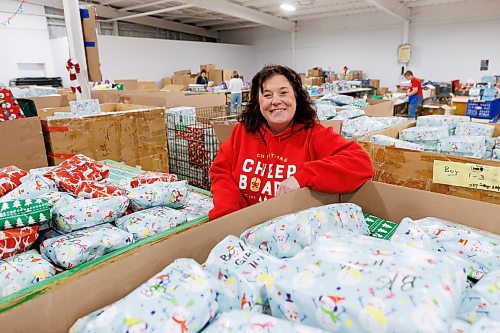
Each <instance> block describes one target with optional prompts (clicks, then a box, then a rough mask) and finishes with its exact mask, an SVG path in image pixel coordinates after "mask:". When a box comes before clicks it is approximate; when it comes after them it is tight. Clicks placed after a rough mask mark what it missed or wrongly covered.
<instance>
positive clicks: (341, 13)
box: [293, 7, 379, 21]
mask: <svg viewBox="0 0 500 333" xmlns="http://www.w3.org/2000/svg"><path fill="white" fill-rule="evenodd" d="M377 12H379V11H378V9H377V8H374V7H366V8H361V9H360V8H356V9H351V10H343V11H339V12H325V13H320V14H311V15H297V16H294V17H293V20H295V21H308V20H315V19H322V18H331V17H342V16H349V15H358V14H369V13H377Z"/></svg>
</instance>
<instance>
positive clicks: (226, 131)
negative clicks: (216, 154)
mask: <svg viewBox="0 0 500 333" xmlns="http://www.w3.org/2000/svg"><path fill="white" fill-rule="evenodd" d="M320 123H321V124H322V125H323V126H325V127H331V128H332V129H333V130H334V131H335V132H336V133H339V134H340V133H341V131H342V120H321V121H320ZM236 125H237V123H236V122H235V123H232V124H212V127H213V129H214V132H215V135H216V136H217V139H218V140H219V142H220V143H222V142H224V141H226V140H227V139H228V138H229V136H231V132H232V131H233V129H234V128H235V127H236Z"/></svg>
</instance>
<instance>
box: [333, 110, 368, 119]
mask: <svg viewBox="0 0 500 333" xmlns="http://www.w3.org/2000/svg"><path fill="white" fill-rule="evenodd" d="M364 115H365V111H363V110H361V109H345V110H340V111H338V112H337V115H336V116H335V117H333V119H335V120H348V119H353V118H357V117H361V116H364Z"/></svg>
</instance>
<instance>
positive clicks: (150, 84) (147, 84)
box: [137, 81, 160, 91]
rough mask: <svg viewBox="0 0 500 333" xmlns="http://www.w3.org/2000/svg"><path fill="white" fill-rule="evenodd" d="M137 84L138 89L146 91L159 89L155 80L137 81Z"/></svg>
mask: <svg viewBox="0 0 500 333" xmlns="http://www.w3.org/2000/svg"><path fill="white" fill-rule="evenodd" d="M137 85H138V87H139V89H142V90H146V91H160V89H158V87H157V86H156V82H154V81H138V82H137Z"/></svg>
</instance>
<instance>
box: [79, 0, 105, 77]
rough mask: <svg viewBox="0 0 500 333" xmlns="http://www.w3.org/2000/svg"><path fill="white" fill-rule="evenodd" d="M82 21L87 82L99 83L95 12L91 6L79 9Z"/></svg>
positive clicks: (99, 70) (99, 69)
mask: <svg viewBox="0 0 500 333" xmlns="http://www.w3.org/2000/svg"><path fill="white" fill-rule="evenodd" d="M80 16H81V19H82V30H83V39H84V44H85V56H86V58H87V71H88V74H89V81H92V82H101V81H102V74H101V66H100V62H99V49H98V48H97V33H96V17H97V14H96V10H95V7H94V6H92V5H88V6H85V8H81V9H80Z"/></svg>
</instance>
